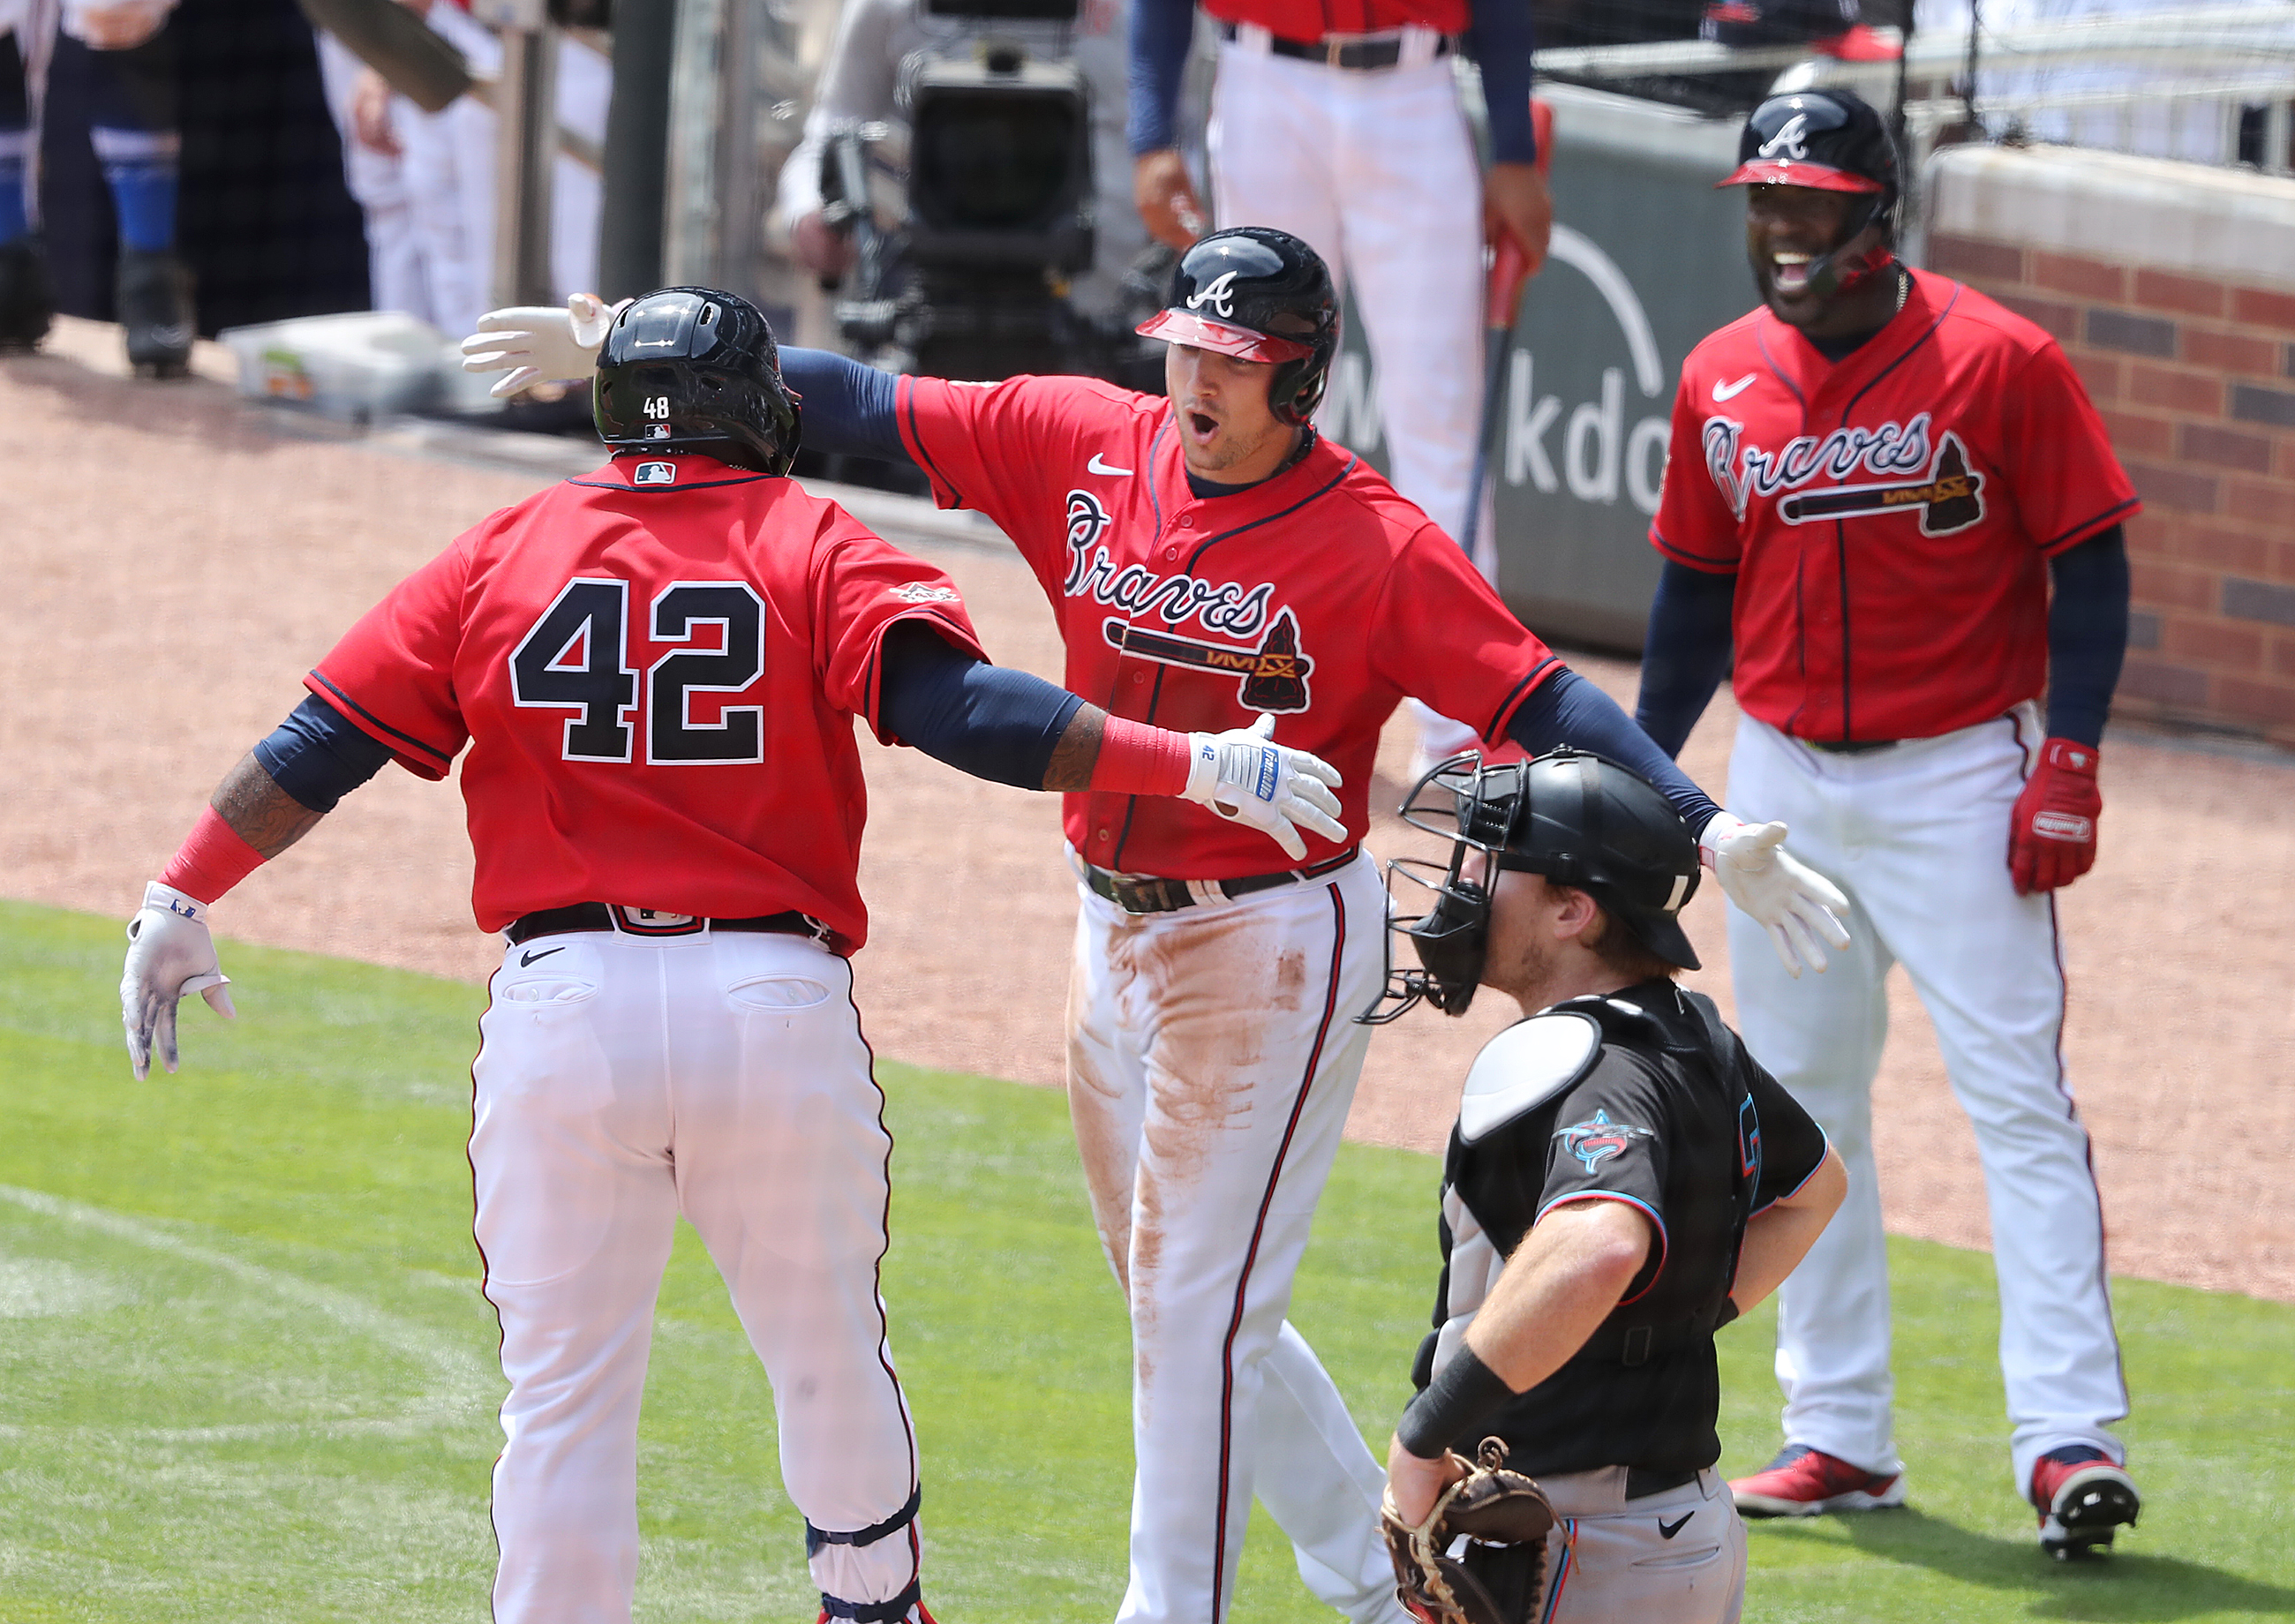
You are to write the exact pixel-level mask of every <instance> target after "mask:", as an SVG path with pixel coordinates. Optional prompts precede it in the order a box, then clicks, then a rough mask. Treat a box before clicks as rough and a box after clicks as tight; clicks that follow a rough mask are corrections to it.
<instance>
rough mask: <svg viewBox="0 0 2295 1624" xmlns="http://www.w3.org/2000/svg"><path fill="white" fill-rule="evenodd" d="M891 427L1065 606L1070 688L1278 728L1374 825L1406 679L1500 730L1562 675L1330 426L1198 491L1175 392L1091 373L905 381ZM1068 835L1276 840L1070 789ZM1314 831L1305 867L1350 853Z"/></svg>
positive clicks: (1193, 846) (1190, 867) (1163, 859)
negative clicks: (1277, 458)
mask: <svg viewBox="0 0 2295 1624" xmlns="http://www.w3.org/2000/svg"><path fill="white" fill-rule="evenodd" d="M899 403H900V405H899V415H900V424H901V435H902V440H903V441H904V443H905V444H906V445H907V446H908V448H909V452H910V454H911V455H912V456H913V457H914V458H915V459H916V461H917V462H918V464H919V466H920V467H921V468H923V469H925V471H926V472H927V474H928V475H930V476H931V478H932V485H933V494H934V495H935V497H936V498H937V499H938V500H939V502H940V504H941V505H942V506H943V507H948V508H955V507H965V508H976V509H978V510H980V511H981V512H983V513H985V514H987V515H988V517H989V518H992V519H994V520H995V521H996V522H997V523H998V524H999V525H1000V526H1003V529H1004V534H1005V535H1009V536H1010V537H1011V538H1012V540H1013V541H1014V542H1015V543H1017V544H1018V546H1019V549H1020V552H1021V554H1022V556H1023V557H1025V559H1027V561H1028V566H1029V567H1030V568H1031V569H1033V570H1034V571H1035V573H1036V579H1037V580H1038V582H1040V583H1041V584H1042V586H1043V589H1044V592H1045V595H1046V596H1048V597H1049V599H1050V600H1051V601H1052V608H1053V612H1054V613H1055V614H1056V615H1057V616H1058V619H1059V624H1060V635H1061V637H1062V639H1063V640H1064V641H1066V644H1067V685H1068V687H1069V688H1071V689H1073V690H1074V691H1075V692H1077V693H1079V694H1082V696H1083V697H1084V698H1087V699H1090V700H1091V701H1093V702H1094V703H1095V704H1098V705H1101V706H1106V707H1107V710H1108V711H1109V712H1110V713H1111V714H1115V715H1118V716H1123V717H1128V718H1130V719H1131V720H1133V721H1139V722H1154V723H1156V725H1157V726H1159V727H1166V728H1172V729H1177V730H1183V731H1188V730H1194V731H1205V732H1216V731H1220V730H1225V729H1228V728H1237V727H1245V726H1247V725H1249V724H1250V723H1251V722H1253V721H1254V718H1255V717H1256V716H1257V715H1258V714H1260V713H1262V712H1271V713H1272V714H1274V715H1275V716H1276V717H1277V719H1278V720H1277V722H1276V727H1275V736H1276V738H1277V739H1279V740H1281V741H1282V742H1283V743H1285V744H1286V745H1291V746H1294V747H1296V748H1299V749H1303V750H1309V751H1312V752H1313V753H1314V754H1315V755H1319V756H1321V757H1322V758H1323V759H1324V760H1325V761H1327V762H1329V763H1331V764H1332V765H1333V766H1335V767H1336V768H1337V769H1338V770H1339V771H1340V772H1341V774H1343V775H1344V778H1345V779H1346V783H1345V786H1344V788H1342V789H1341V791H1340V792H1339V803H1340V807H1341V821H1343V822H1344V824H1345V825H1346V827H1347V829H1348V831H1349V833H1350V836H1352V837H1353V838H1357V839H1359V838H1360V836H1361V834H1362V831H1363V829H1364V828H1366V827H1367V826H1368V821H1369V818H1368V804H1369V803H1368V796H1369V792H1370V775H1371V761H1372V758H1373V756H1374V755H1376V753H1377V749H1378V730H1379V727H1380V725H1381V724H1382V723H1383V722H1385V720H1386V718H1387V716H1388V714H1390V713H1391V712H1393V709H1394V707H1395V706H1396V705H1397V704H1399V703H1400V702H1401V699H1402V698H1403V697H1404V696H1405V695H1406V694H1409V695H1414V696H1416V697H1417V698H1421V699H1424V700H1425V701H1426V702H1427V703H1428V704H1429V705H1431V706H1433V707H1434V708H1435V709H1436V710H1438V711H1441V712H1442V714H1444V715H1446V716H1455V717H1457V718H1458V719H1459V720H1460V721H1462V722H1471V723H1473V724H1474V726H1476V727H1478V728H1480V729H1481V730H1482V736H1483V737H1484V738H1485V739H1498V738H1499V736H1500V735H1501V734H1502V733H1503V732H1504V730H1505V728H1506V724H1507V721H1508V719H1509V718H1511V717H1512V716H1513V714H1514V713H1515V709H1516V708H1517V707H1518V706H1520V705H1521V704H1522V701H1523V698H1524V697H1525V696H1526V695H1528V694H1529V693H1530V691H1531V690H1532V689H1534V688H1535V687H1537V686H1538V684H1539V683H1540V682H1541V681H1545V679H1546V678H1547V677H1548V676H1550V675H1552V674H1553V673H1554V672H1556V670H1559V669H1560V662H1559V661H1557V660H1556V658H1555V657H1554V656H1553V655H1552V654H1551V653H1550V652H1549V651H1548V649H1547V648H1546V645H1545V644H1543V643H1541V642H1540V641H1538V639H1537V638H1535V637H1533V636H1531V634H1530V633H1529V632H1526V631H1524V630H1523V627H1522V624H1521V623H1520V622H1519V621H1517V620H1515V617H1514V616H1513V615H1512V614H1511V613H1510V612H1509V611H1508V610H1507V607H1506V606H1505V605H1504V604H1503V603H1501V602H1499V598H1498V594H1497V593H1495V592H1492V591H1491V589H1490V587H1489V585H1488V584H1487V583H1485V582H1484V581H1483V580H1482V577H1481V576H1480V575H1476V574H1475V573H1474V566H1473V565H1471V564H1469V563H1468V562H1467V561H1466V555H1465V554H1464V553H1462V552H1460V551H1458V544H1457V543H1455V542H1453V541H1451V540H1450V537H1448V536H1447V535H1443V534H1442V531H1441V530H1440V529H1439V528H1437V527H1436V526H1435V525H1434V524H1433V521H1432V520H1430V519H1429V518H1427V517H1426V516H1425V514H1424V513H1421V512H1420V511H1419V510H1417V508H1415V507H1413V506H1411V504H1410V503H1409V502H1405V501H1404V500H1403V499H1402V498H1401V497H1400V496H1398V495H1396V494H1395V493H1394V489H1393V486H1390V485H1388V484H1387V483H1386V481H1385V480H1384V479H1382V478H1381V477H1379V476H1378V475H1377V473H1376V472H1375V471H1374V470H1372V469H1370V468H1368V466H1366V465H1365V464H1364V462H1363V461H1362V460H1361V459H1360V457H1357V456H1355V455H1354V454H1353V453H1351V452H1349V451H1346V450H1344V448H1342V447H1340V446H1337V445H1332V444H1331V443H1330V442H1329V441H1327V440H1324V441H1319V442H1318V443H1317V444H1316V445H1314V447H1313V448H1312V449H1311V450H1310V451H1309V452H1308V453H1307V454H1306V455H1305V456H1304V457H1303V458H1301V459H1300V461H1298V462H1297V463H1296V464H1295V465H1294V466H1293V467H1291V468H1289V469H1286V470H1285V471H1284V472H1282V473H1280V474H1278V475H1277V476H1276V477H1274V478H1272V479H1270V480H1268V481H1267V482H1266V483H1264V484H1263V485H1258V486H1252V487H1250V488H1249V489H1247V490H1244V491H1240V492H1237V493H1235V494H1229V495H1223V496H1215V497H1213V498H1211V499H1209V500H1207V501H1205V500H1199V499H1197V497H1196V496H1195V495H1194V494H1193V493H1192V492H1190V491H1189V489H1188V475H1187V467H1186V464H1185V463H1184V462H1183V461H1181V460H1180V443H1179V437H1178V435H1177V434H1175V433H1174V432H1173V431H1172V406H1171V403H1170V402H1169V401H1167V400H1164V399H1163V398H1162V397H1160V396H1148V395H1135V394H1133V393H1131V391H1129V390H1127V389H1119V388H1114V387H1112V386H1110V385H1107V384H1103V383H1098V382H1094V381H1092V380H1090V379H1082V378H1016V379H1010V380H1009V381H1008V382H1005V383H1000V384H968V383H949V382H945V381H943V380H942V379H935V378H915V379H905V378H904V379H902V380H901V384H900V395H899ZM1066 813H1067V820H1066V828H1067V837H1068V840H1069V842H1070V844H1071V845H1074V847H1075V849H1076V850H1077V851H1078V852H1080V853H1082V855H1083V857H1084V858H1085V860H1086V861H1090V862H1092V863H1096V864H1098V866H1099V867H1101V868H1104V869H1121V870H1123V871H1125V872H1129V873H1135V874H1152V875H1160V876H1164V877H1172V878H1180V879H1231V878H1234V877H1237V876H1240V875H1246V874H1261V873H1265V872H1267V871H1269V870H1270V869H1276V868H1278V867H1280V866H1281V863H1280V859H1279V855H1278V853H1277V852H1276V851H1275V850H1274V848H1273V847H1272V846H1271V845H1270V844H1269V842H1268V840H1267V837H1266V836H1263V835H1262V834H1260V833H1258V832H1257V831H1256V830H1254V829H1252V828H1248V827H1246V826H1244V825H1241V824H1237V823H1232V822H1229V820H1226V819H1223V818H1221V817H1219V816H1217V815H1216V814H1214V813H1213V812H1209V811H1207V810H1206V809H1205V808H1203V807H1201V806H1197V805H1196V804H1194V803H1192V802H1188V801H1181V800H1176V799H1142V798H1138V797H1133V796H1116V795H1091V794H1084V795H1071V796H1068V797H1067V800H1066ZM1301 832H1302V834H1303V835H1305V836H1306V839H1307V843H1308V845H1309V848H1310V850H1309V853H1308V861H1319V859H1321V858H1324V857H1327V856H1330V855H1332V854H1334V853H1336V852H1337V851H1338V850H1340V848H1339V847H1338V846H1335V845H1332V844H1331V843H1329V842H1328V841H1326V840H1323V839H1321V838H1320V837H1319V836H1315V835H1312V834H1307V833H1306V831H1304V830H1302V831H1301Z"/></svg>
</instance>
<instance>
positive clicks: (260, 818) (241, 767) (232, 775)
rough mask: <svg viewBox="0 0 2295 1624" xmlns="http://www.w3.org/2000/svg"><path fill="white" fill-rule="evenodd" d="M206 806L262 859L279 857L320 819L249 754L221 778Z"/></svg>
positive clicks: (317, 814) (318, 814) (319, 814)
mask: <svg viewBox="0 0 2295 1624" xmlns="http://www.w3.org/2000/svg"><path fill="white" fill-rule="evenodd" d="M208 805H210V806H212V807H214V808H215V809H216V816H217V817H220V818H221V819H222V820H224V821H225V823H228V824H230V825H231V827H232V831H233V833H234V834H236V835H237V836H239V837H240V838H241V840H244V841H245V842H247V844H248V845H251V846H253V847H254V848H255V849H256V850H257V851H258V852H260V853H263V855H264V856H265V858H272V857H276V856H278V855H279V853H282V852H283V851H285V850H286V849H287V848H288V847H289V846H290V845H294V844H295V843H296V842H297V841H298V840H300V839H301V838H302V837H303V836H306V835H307V834H309V833H310V832H311V829H312V828H313V826H314V825H315V824H316V823H317V822H318V821H319V819H320V817H321V816H322V815H323V814H321V813H319V812H313V811H312V810H311V809H310V808H309V807H307V806H306V805H304V804H302V803H301V802H300V801H298V800H297V799H296V798H295V797H294V796H290V795H289V794H288V793H287V792H286V791H285V790H283V789H282V788H279V785H278V783H277V781H276V780H274V779H273V778H272V776H271V775H270V774H269V773H268V772H265V771H264V770H263V763H261V762H258V761H257V760H256V759H255V757H254V755H252V754H251V753H250V754H249V755H242V756H241V757H240V758H239V764H238V765H237V766H235V767H233V769H232V770H231V771H229V772H227V773H225V774H224V779H223V782H222V783H220V784H218V785H216V792H215V796H214V797H213V798H212V799H211V800H209V801H208Z"/></svg>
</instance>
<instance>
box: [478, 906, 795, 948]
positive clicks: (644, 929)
mask: <svg viewBox="0 0 2295 1624" xmlns="http://www.w3.org/2000/svg"><path fill="white" fill-rule="evenodd" d="M577 930H613V931H619V932H620V933H621V934H624V935H625V936H698V935H699V934H701V933H702V932H703V931H705V930H747V931H764V932H767V933H769V934H773V935H777V936H811V937H812V938H813V940H814V941H816V942H826V941H827V940H829V927H828V926H825V925H823V924H822V923H821V921H820V920H818V919H816V918H813V916H812V915H811V914H804V913H799V912H797V911H796V910H795V909H794V908H792V909H790V910H788V912H787V913H764V914H758V915H756V916H755V917H754V918H747V919H703V918H695V917H694V916H693V915H691V914H684V913H664V912H662V911H661V910H659V909H657V908H618V907H614V906H611V905H609V904H608V903H605V902H576V903H574V904H573V905H572V906H570V907H567V908H543V909H539V910H535V912H533V913H529V914H521V915H520V916H519V917H518V918H515V919H512V920H511V921H510V928H509V929H508V930H505V931H504V932H502V934H503V935H505V936H508V937H509V938H510V945H511V946H512V947H516V946H517V945H518V944H519V943H521V942H527V941H531V940H532V939H533V938H534V937H535V936H557V935H563V934H566V933H567V932H568V931H577Z"/></svg>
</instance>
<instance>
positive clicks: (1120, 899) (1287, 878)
mask: <svg viewBox="0 0 2295 1624" xmlns="http://www.w3.org/2000/svg"><path fill="white" fill-rule="evenodd" d="M1357 850H1358V848H1357V847H1354V846H1349V847H1348V848H1347V849H1346V850H1345V851H1344V852H1342V853H1339V854H1338V855H1337V856H1336V857H1329V858H1326V859H1324V860H1323V861H1321V862H1319V863H1316V864H1313V865H1312V866H1311V867H1309V868H1304V869H1284V870H1283V871H1282V872H1281V873H1279V874H1246V875H1245V876H1243V877H1241V878H1240V879H1210V880H1196V881H1189V880H1184V879H1156V878H1153V877H1147V876H1142V875H1132V874H1117V873H1114V872H1112V871H1111V870H1109V869H1095V868H1093V867H1092V866H1091V865H1090V863H1086V864H1084V866H1083V883H1084V884H1085V885H1089V886H1090V887H1091V891H1092V894H1093V895H1094V896H1097V897H1100V898H1102V899H1103V900H1105V901H1107V902H1113V903H1115V905H1116V906H1117V907H1118V908H1121V909H1122V910H1123V911H1124V912H1126V913H1173V912H1176V911H1178V910H1180V909H1182V908H1193V907H1194V906H1195V905H1196V904H1197V902H1202V901H1204V900H1205V899H1204V898H1201V897H1198V896H1197V894H1195V892H1194V890H1193V889H1192V888H1191V887H1192V886H1193V885H1203V886H1205V888H1206V889H1209V890H1212V891H1216V892H1218V893H1219V894H1221V896H1223V897H1225V898H1227V899H1228V900H1229V902H1233V901H1234V900H1235V899H1236V898H1237V897H1239V896H1249V895H1250V894H1252V893H1253V892H1254V891H1272V890H1274V889H1275V887H1276V886H1278V885H1297V884H1298V883H1299V882H1300V881H1302V880H1310V879H1320V878H1321V877H1323V876H1324V875H1326V874H1328V873H1330V872H1331V871H1332V870H1334V869H1344V868H1345V867H1346V866H1347V865H1348V864H1349V863H1351V862H1352V861H1354V860H1355V853H1356V851H1357Z"/></svg>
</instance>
